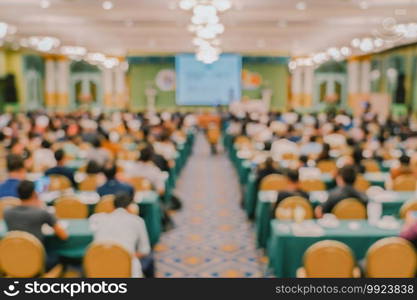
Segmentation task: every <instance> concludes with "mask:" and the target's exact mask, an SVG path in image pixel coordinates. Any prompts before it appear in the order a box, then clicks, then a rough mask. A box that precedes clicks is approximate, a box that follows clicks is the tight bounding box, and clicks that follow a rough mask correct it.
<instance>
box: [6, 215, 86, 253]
mask: <svg viewBox="0 0 417 300" xmlns="http://www.w3.org/2000/svg"><path fill="white" fill-rule="evenodd" d="M64 221H65V222H67V223H68V227H67V231H68V234H69V238H68V239H67V240H66V241H62V240H60V239H59V238H57V237H56V236H54V235H52V234H48V235H46V236H45V247H46V249H48V251H49V250H50V251H54V252H56V253H58V254H59V255H61V256H65V257H69V258H82V257H83V256H84V253H85V251H86V249H87V247H88V245H89V244H90V243H91V242H92V241H93V233H92V232H91V230H90V226H89V223H88V220H87V219H83V220H64ZM5 234H6V226H5V224H4V222H3V221H1V222H0V237H3V236H4V235H5Z"/></svg>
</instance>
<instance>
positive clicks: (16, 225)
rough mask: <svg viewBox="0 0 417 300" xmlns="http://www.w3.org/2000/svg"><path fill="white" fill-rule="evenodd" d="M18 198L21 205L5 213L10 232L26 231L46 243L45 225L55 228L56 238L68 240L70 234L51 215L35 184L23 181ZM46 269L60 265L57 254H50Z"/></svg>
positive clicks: (20, 184)
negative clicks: (43, 229) (43, 230)
mask: <svg viewBox="0 0 417 300" xmlns="http://www.w3.org/2000/svg"><path fill="white" fill-rule="evenodd" d="M17 192H18V197H19V199H20V200H21V205H19V206H14V207H10V208H7V209H6V210H5V212H4V220H5V222H6V226H7V229H8V230H9V231H14V230H18V231H24V232H28V233H31V234H33V235H34V236H35V237H36V238H38V239H39V240H40V241H41V242H43V241H44V234H43V232H42V226H43V225H44V224H46V225H49V226H50V227H52V228H53V230H54V232H55V234H56V236H57V237H58V238H60V239H62V240H65V239H67V238H68V233H67V232H66V231H65V229H64V228H63V227H62V226H61V225H60V224H59V223H58V222H57V219H56V217H55V216H54V215H53V214H51V213H49V212H48V211H47V210H46V209H45V206H44V203H43V202H42V201H41V200H40V199H39V197H38V195H37V193H36V192H35V184H34V183H33V182H31V181H28V180H23V181H21V182H20V183H19V185H18V187H17ZM46 250H47V261H46V268H47V269H50V268H52V267H53V266H55V265H56V264H57V263H58V257H57V255H56V254H55V253H51V252H48V249H46Z"/></svg>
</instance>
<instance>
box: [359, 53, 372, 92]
mask: <svg viewBox="0 0 417 300" xmlns="http://www.w3.org/2000/svg"><path fill="white" fill-rule="evenodd" d="M360 87H361V93H362V94H363V96H364V97H366V98H368V97H369V94H370V93H371V59H370V57H364V58H363V60H362V61H361V83H360Z"/></svg>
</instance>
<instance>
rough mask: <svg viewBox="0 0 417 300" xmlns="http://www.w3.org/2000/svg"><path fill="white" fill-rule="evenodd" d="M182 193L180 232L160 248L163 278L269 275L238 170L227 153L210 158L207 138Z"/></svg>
mask: <svg viewBox="0 0 417 300" xmlns="http://www.w3.org/2000/svg"><path fill="white" fill-rule="evenodd" d="M176 194H177V195H179V197H180V198H181V200H182V202H183V208H182V210H181V211H179V212H177V213H175V214H174V215H173V218H174V222H175V225H176V227H175V229H173V230H171V231H169V232H167V233H165V234H163V235H162V238H161V241H160V243H159V244H158V245H157V246H156V248H155V252H156V253H155V256H156V269H157V270H156V271H157V274H156V275H157V277H262V276H263V273H264V272H263V270H264V268H265V267H264V264H262V263H261V256H260V252H259V250H257V249H256V246H255V236H254V232H253V230H252V228H251V224H250V223H249V222H248V221H247V219H246V217H245V215H244V213H243V210H242V209H241V207H240V199H241V195H240V190H239V183H238V179H237V177H236V174H235V171H234V169H233V167H232V165H231V163H230V161H229V160H228V159H227V157H226V155H225V154H223V152H222V151H221V152H220V154H218V155H215V156H212V155H210V149H209V145H208V143H207V142H206V139H205V138H204V136H203V135H202V134H198V136H197V137H196V141H195V145H194V149H193V155H192V156H191V157H190V159H189V161H188V163H187V166H186V167H185V169H184V171H183V173H182V174H181V177H180V179H179V181H178V187H177V190H176Z"/></svg>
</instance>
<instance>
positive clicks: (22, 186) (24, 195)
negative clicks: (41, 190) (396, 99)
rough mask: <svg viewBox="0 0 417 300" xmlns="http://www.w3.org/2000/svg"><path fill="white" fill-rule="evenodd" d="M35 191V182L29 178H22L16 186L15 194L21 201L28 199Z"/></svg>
mask: <svg viewBox="0 0 417 300" xmlns="http://www.w3.org/2000/svg"><path fill="white" fill-rule="evenodd" d="M34 192H35V184H34V183H33V182H32V181H29V180H23V181H21V182H20V183H19V185H18V186H17V194H18V196H19V198H20V199H21V200H22V201H26V200H30V199H31V198H32V196H33V193H34Z"/></svg>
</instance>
